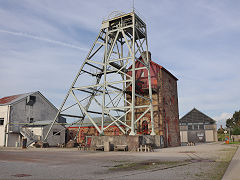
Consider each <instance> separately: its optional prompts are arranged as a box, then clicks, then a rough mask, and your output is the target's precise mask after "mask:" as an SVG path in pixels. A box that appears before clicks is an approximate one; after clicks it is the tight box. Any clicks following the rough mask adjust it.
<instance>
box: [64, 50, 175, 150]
mask: <svg viewBox="0 0 240 180" xmlns="http://www.w3.org/2000/svg"><path fill="white" fill-rule="evenodd" d="M149 54H150V53H149ZM150 56H151V55H150ZM140 59H141V57H140ZM150 59H151V58H150ZM135 66H136V68H138V67H141V66H143V65H142V64H141V63H140V62H139V61H136V65H135ZM130 68H131V67H130ZM150 73H151V84H152V92H153V110H154V123H155V124H154V125H155V133H156V135H161V136H162V138H163V141H164V146H165V147H168V146H179V145H180V133H179V112H178V93H177V80H178V79H177V78H176V77H175V76H174V75H172V74H171V73H170V72H169V71H168V70H166V69H165V68H164V67H162V66H160V65H158V64H157V63H155V62H153V61H152V60H151V61H150ZM128 74H129V75H131V71H129V72H128ZM148 87H149V86H148V73H147V70H146V69H142V70H137V71H136V93H138V94H141V95H143V96H145V97H148ZM128 90H129V91H131V87H130V88H129V89H128ZM129 94H131V93H129ZM127 100H128V101H131V96H130V95H127ZM146 103H148V102H147V101H146V100H144V99H142V98H138V97H136V105H144V104H146ZM144 111H145V109H144V108H142V109H138V110H136V111H135V119H137V118H138V117H139V116H140V115H141V114H142V113H143V112H144ZM128 117H129V118H128ZM130 117H131V113H129V114H128V115H127V119H130ZM68 129H69V132H70V133H69V134H70V136H69V138H70V137H75V136H76V133H77V132H78V129H79V128H78V127H71V128H68ZM151 131H152V129H151V122H150V113H147V114H145V115H144V116H143V117H142V118H141V119H140V121H138V124H137V127H136V132H137V134H144V135H149V134H150V133H151ZM122 134H123V133H122V132H121V131H120V130H119V128H118V127H117V126H111V127H110V128H108V129H107V130H106V131H104V135H106V136H113V135H116V136H117V135H122ZM96 135H99V134H98V132H97V130H96V129H95V128H94V127H93V126H91V125H83V127H81V128H80V130H79V134H78V136H77V142H78V143H82V142H85V143H90V142H89V141H90V139H91V136H96Z"/></svg>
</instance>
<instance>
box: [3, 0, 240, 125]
mask: <svg viewBox="0 0 240 180" xmlns="http://www.w3.org/2000/svg"><path fill="white" fill-rule="evenodd" d="M119 7H120V8H119ZM131 7H132V1H129V0H119V1H111V0H103V1H97V0H92V1H83V0H81V1H68V3H66V2H65V1H61V0H59V1H57V2H56V1H49V0H42V1H30V0H23V1H21V2H19V1H1V2H0V16H1V19H0V29H2V32H1V31H0V41H1V44H0V66H1V68H2V69H1V71H0V82H1V89H0V95H1V96H5V95H11V94H16V93H23V92H29V91H33V90H41V91H42V92H43V93H44V95H46V96H47V97H48V98H50V100H51V101H52V102H53V103H54V104H55V105H56V106H59V103H60V102H61V96H62V94H63V96H62V99H63V98H64V92H66V91H67V88H68V87H69V86H70V84H71V82H72V80H73V77H74V76H75V74H76V73H77V71H78V68H79V67H80V66H81V64H82V62H83V60H84V58H85V57H86V54H87V52H85V50H87V49H88V48H89V47H90V46H91V45H92V42H93V40H94V39H95V38H96V36H97V33H98V31H99V28H100V26H101V21H102V20H103V19H104V18H105V17H107V16H108V15H109V14H110V13H111V12H112V11H113V10H120V11H124V12H128V11H129V10H130V9H131ZM135 7H136V8H137V11H139V12H140V13H141V16H143V17H144V19H145V20H146V23H147V26H148V41H149V46H150V48H149V49H150V51H151V52H152V55H153V58H154V59H153V60H154V61H156V62H157V63H159V64H161V65H163V66H164V67H165V68H167V69H170V71H171V72H173V74H174V75H176V76H177V78H178V79H179V82H178V85H179V86H178V91H179V109H180V114H182V115H183V114H184V113H185V112H189V111H190V110H191V109H192V108H193V107H196V108H198V109H199V110H200V111H204V112H206V114H208V115H209V116H210V117H217V118H218V115H219V114H220V115H221V114H222V113H223V112H234V111H235V110H238V109H239V104H240V99H239V92H238V89H240V84H239V83H236V82H239V81H240V74H239V73H238V67H239V66H240V61H239V57H240V52H239V49H240V43H239V42H240V34H239V32H240V22H239V19H240V12H239V10H238V7H239V2H238V1H235V2H234V3H233V2H228V1H221V2H220V1H218V0H213V1H208V0H203V1H191V0H186V1H178V0H173V1H168V0H161V1H155V0H149V1H144V0H138V1H135ZM3 30H4V32H3ZM82 50H83V51H82ZM6 77H7V78H6ZM54 94H56V95H54ZM223 114H224V113H223ZM220 115H219V117H220ZM218 122H220V120H219V121H218Z"/></svg>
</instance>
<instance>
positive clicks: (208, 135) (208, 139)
mask: <svg viewBox="0 0 240 180" xmlns="http://www.w3.org/2000/svg"><path fill="white" fill-rule="evenodd" d="M205 137H206V142H213V141H214V134H213V130H205Z"/></svg>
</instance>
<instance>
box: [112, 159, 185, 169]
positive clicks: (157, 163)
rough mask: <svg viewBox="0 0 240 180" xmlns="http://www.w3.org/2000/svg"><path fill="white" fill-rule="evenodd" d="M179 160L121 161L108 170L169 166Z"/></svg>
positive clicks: (176, 163)
mask: <svg viewBox="0 0 240 180" xmlns="http://www.w3.org/2000/svg"><path fill="white" fill-rule="evenodd" d="M179 163H180V164H181V162H180V161H149V162H137V163H122V164H118V165H115V166H113V167H111V168H109V170H111V171H132V170H140V169H152V168H157V167H171V166H175V165H178V164H179Z"/></svg>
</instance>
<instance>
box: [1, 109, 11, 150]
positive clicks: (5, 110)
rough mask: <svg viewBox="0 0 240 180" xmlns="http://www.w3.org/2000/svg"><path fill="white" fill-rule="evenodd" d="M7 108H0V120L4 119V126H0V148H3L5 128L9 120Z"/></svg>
mask: <svg viewBox="0 0 240 180" xmlns="http://www.w3.org/2000/svg"><path fill="white" fill-rule="evenodd" d="M9 109H10V107H9V106H0V118H4V124H3V125H0V146H4V144H5V143H4V139H5V137H6V138H7V136H5V127H6V125H7V123H8V118H9Z"/></svg>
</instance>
